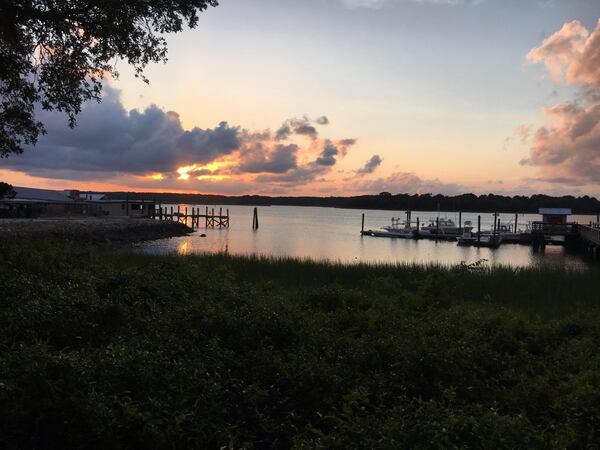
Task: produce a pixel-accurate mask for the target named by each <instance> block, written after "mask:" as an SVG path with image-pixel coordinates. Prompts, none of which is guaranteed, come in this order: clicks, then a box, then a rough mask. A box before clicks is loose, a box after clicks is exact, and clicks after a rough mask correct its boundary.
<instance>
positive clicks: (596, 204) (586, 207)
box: [108, 192, 600, 214]
mask: <svg viewBox="0 0 600 450" xmlns="http://www.w3.org/2000/svg"><path fill="white" fill-rule="evenodd" d="M108 196H109V198H113V199H125V198H129V199H130V200H155V201H156V202H158V203H174V204H178V203H188V204H199V205H251V206H275V205H281V206H283V205H285V206H322V207H330V208H352V209H385V210H411V211H436V210H437V209H438V208H439V210H440V211H466V212H468V211H473V212H519V213H536V212H537V211H538V208H571V209H572V210H573V213H574V214H598V213H600V201H598V200H597V199H596V198H594V197H589V196H587V195H585V196H583V197H574V196H572V195H566V196H563V197H551V196H548V195H532V196H530V197H527V196H523V195H516V196H514V197H509V196H504V195H494V194H486V195H475V194H461V195H455V196H446V195H440V194H438V195H432V194H414V195H410V194H396V195H392V194H390V193H389V192H382V193H380V194H378V195H361V196H356V197H267V196H262V195H243V196H225V195H205V194H172V193H147V192H112V193H110V194H108Z"/></svg>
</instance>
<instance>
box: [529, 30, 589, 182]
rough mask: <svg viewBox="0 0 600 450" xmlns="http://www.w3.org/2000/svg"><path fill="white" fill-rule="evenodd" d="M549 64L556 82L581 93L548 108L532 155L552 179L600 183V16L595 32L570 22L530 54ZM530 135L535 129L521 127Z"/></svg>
mask: <svg viewBox="0 0 600 450" xmlns="http://www.w3.org/2000/svg"><path fill="white" fill-rule="evenodd" d="M527 59H528V61H529V62H531V63H538V64H543V65H544V66H545V67H546V69H547V70H548V72H549V73H550V75H551V77H552V79H553V80H554V81H555V82H556V83H565V84H567V85H573V86H577V87H578V88H579V93H578V95H577V97H576V98H575V99H574V100H572V101H568V102H563V103H559V104H556V105H554V106H552V107H548V108H544V109H543V115H544V116H545V117H546V119H547V121H548V124H547V125H544V126H541V127H539V128H537V130H536V131H535V132H534V133H533V142H532V145H531V148H530V151H529V157H528V158H525V159H523V160H522V161H521V163H522V164H526V165H531V166H535V167H538V168H539V170H540V177H541V179H544V180H546V181H550V182H556V183H563V184H571V185H584V184H600V21H598V24H597V26H596V28H595V29H594V30H593V31H592V32H589V31H588V30H587V29H586V28H585V27H584V26H583V25H582V24H581V23H580V22H579V21H573V22H569V23H567V24H565V25H564V26H563V27H562V28H561V29H560V30H559V31H557V32H556V33H554V34H553V35H551V36H549V37H548V38H546V39H545V40H544V41H543V42H542V44H541V45H540V46H539V47H536V48H534V49H532V50H531V51H530V52H529V54H528V55H527ZM521 131H522V133H523V134H525V131H527V133H526V134H527V136H528V134H529V130H528V129H526V128H522V129H521Z"/></svg>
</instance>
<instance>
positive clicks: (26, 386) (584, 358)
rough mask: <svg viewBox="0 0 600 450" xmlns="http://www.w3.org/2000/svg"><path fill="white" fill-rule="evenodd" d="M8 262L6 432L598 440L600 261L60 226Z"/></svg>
mask: <svg viewBox="0 0 600 450" xmlns="http://www.w3.org/2000/svg"><path fill="white" fill-rule="evenodd" d="M0 267H1V270H0V286H1V288H0V289H1V290H0V296H1V297H0V349H1V352H0V447H2V448H15V449H17V448H18V449H21V448H115V449H119V448H340V449H341V448H344V449H347V448H432V447H433V448H459V447H460V448H585V447H594V446H598V445H600V437H599V436H598V431H597V430H600V355H599V354H598V352H597V351H596V347H597V345H596V344H597V342H598V339H599V338H600V320H599V319H600V311H599V309H598V306H599V305H598V302H599V301H600V298H598V295H597V280H598V279H600V277H598V272H597V270H592V269H590V270H588V271H579V272H567V271H560V270H540V269H531V270H514V269H508V268H497V269H486V268H484V267H483V266H481V265H475V266H458V267H454V268H441V267H424V266H397V267H393V266H372V267H370V266H352V267H344V266H341V265H335V264H334V265H327V264H319V263H309V262H299V261H294V260H269V259H264V258H233V257H229V256H227V255H213V256H187V257H178V256H166V257H156V256H147V255H137V254H133V253H129V252H128V251H125V250H121V251H119V250H114V249H113V250H111V251H110V252H109V251H108V250H107V249H103V248H101V247H93V246H88V245H85V244H82V243H73V242H65V241H57V242H31V241H30V242H3V243H0ZM542 294H543V296H542Z"/></svg>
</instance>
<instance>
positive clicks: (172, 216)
mask: <svg viewBox="0 0 600 450" xmlns="http://www.w3.org/2000/svg"><path fill="white" fill-rule="evenodd" d="M153 218H154V219H157V220H171V221H174V222H180V223H184V224H186V225H189V226H190V227H191V228H192V229H195V228H200V226H201V225H200V224H204V228H229V223H230V221H229V208H227V209H226V211H225V213H223V208H219V212H218V214H217V213H216V212H215V208H211V210H210V211H209V210H208V206H207V207H206V208H205V209H204V211H202V210H201V209H200V208H196V207H192V208H191V210H189V211H188V208H187V207H185V208H184V209H183V210H182V209H181V207H180V206H177V209H175V208H174V207H173V206H171V207H170V208H167V207H164V208H163V207H162V206H159V207H158V208H156V209H155V210H154V215H153Z"/></svg>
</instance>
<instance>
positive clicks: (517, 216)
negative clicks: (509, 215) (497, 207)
mask: <svg viewBox="0 0 600 450" xmlns="http://www.w3.org/2000/svg"><path fill="white" fill-rule="evenodd" d="M518 231H519V213H518V212H517V213H515V233H516V232H518Z"/></svg>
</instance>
